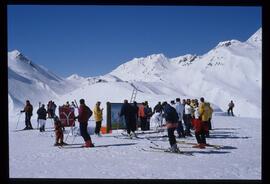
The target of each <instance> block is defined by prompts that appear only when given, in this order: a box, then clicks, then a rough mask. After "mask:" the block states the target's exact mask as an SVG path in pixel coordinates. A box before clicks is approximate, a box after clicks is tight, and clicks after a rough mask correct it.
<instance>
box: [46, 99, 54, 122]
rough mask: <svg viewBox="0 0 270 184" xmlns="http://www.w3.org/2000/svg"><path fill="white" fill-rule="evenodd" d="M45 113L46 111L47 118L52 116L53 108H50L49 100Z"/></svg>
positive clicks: (50, 102)
mask: <svg viewBox="0 0 270 184" xmlns="http://www.w3.org/2000/svg"><path fill="white" fill-rule="evenodd" d="M47 113H48V118H53V108H52V101H51V100H50V101H49V102H48V104H47Z"/></svg>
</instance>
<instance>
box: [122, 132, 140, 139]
mask: <svg viewBox="0 0 270 184" xmlns="http://www.w3.org/2000/svg"><path fill="white" fill-rule="evenodd" d="M121 135H123V136H124V137H127V138H128V139H143V138H142V137H138V136H137V135H136V136H129V135H128V134H125V133H121Z"/></svg>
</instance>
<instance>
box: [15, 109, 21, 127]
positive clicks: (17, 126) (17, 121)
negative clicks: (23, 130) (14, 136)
mask: <svg viewBox="0 0 270 184" xmlns="http://www.w3.org/2000/svg"><path fill="white" fill-rule="evenodd" d="M21 115H22V113H20V115H19V118H18V121H17V125H16V130H17V128H18V124H19V121H20V118H21Z"/></svg>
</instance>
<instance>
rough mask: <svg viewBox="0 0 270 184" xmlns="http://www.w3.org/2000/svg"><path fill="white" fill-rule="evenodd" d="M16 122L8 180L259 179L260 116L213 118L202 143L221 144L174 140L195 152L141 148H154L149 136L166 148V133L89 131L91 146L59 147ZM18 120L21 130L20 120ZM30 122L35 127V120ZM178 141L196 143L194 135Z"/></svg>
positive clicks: (51, 136)
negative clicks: (135, 134) (128, 134)
mask: <svg viewBox="0 0 270 184" xmlns="http://www.w3.org/2000/svg"><path fill="white" fill-rule="evenodd" d="M16 123H17V121H16V119H14V120H10V124H9V125H10V131H9V159H10V177H11V178H90V179H93V178H102V179H105V178H106V179H107V178H108V179H261V120H260V119H255V118H239V117H228V116H213V120H212V125H213V128H214V130H212V131H211V132H210V136H211V138H208V139H207V142H208V143H210V144H218V145H223V146H225V148H224V149H214V148H206V149H195V148H191V145H187V144H178V146H179V147H180V150H182V151H189V152H192V153H193V155H194V156H185V155H177V154H168V153H162V152H146V151H142V150H141V148H147V149H148V148H149V146H153V144H151V143H150V140H153V142H154V143H156V144H159V145H160V146H162V147H165V148H167V147H168V146H169V142H168V138H164V137H163V138H161V137H162V135H166V134H167V132H162V133H151V134H150V133H149V134H148V133H145V134H138V136H139V137H143V138H145V139H132V140H129V139H120V138H115V137H114V136H116V135H118V136H121V134H120V133H119V132H114V133H113V134H104V135H103V136H102V137H95V136H93V135H91V138H92V141H93V142H94V144H95V146H97V147H95V148H89V149H87V148H70V149H68V148H62V149H59V148H58V147H54V146H53V143H54V139H55V138H54V132H53V131H52V129H51V128H50V129H46V132H44V133H40V132H39V131H38V130H30V131H20V132H14V131H13V130H14V129H15V127H16ZM19 123H20V124H19V127H20V128H21V127H22V126H23V123H24V122H23V121H20V122H19ZM32 124H33V126H35V125H36V124H35V119H32ZM47 126H48V127H50V126H51V123H50V122H48V123H47ZM155 136H156V138H155ZM146 137H149V139H150V140H148V139H146ZM158 137H159V138H158ZM65 138H66V134H65ZM72 140H73V137H68V140H67V142H68V143H71V142H72ZM178 140H185V141H187V142H196V140H195V137H188V138H187V139H178ZM82 143H83V139H82V137H80V136H77V137H76V138H75V141H74V144H82ZM102 145H110V146H107V147H105V146H102ZM74 146H75V145H74ZM76 146H79V145H76ZM67 147H68V146H67ZM181 147H183V148H181ZM188 147H190V148H188Z"/></svg>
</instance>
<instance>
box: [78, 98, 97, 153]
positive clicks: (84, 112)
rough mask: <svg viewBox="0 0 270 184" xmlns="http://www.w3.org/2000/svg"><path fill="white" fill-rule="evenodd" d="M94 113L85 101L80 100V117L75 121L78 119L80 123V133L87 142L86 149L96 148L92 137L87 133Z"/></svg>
mask: <svg viewBox="0 0 270 184" xmlns="http://www.w3.org/2000/svg"><path fill="white" fill-rule="evenodd" d="M92 113H93V112H92V111H91V109H90V108H89V107H88V106H86V105H85V101H84V99H80V107H79V115H78V116H77V117H76V118H75V119H78V121H79V123H80V133H81V136H82V137H83V139H84V141H85V144H84V146H83V147H86V148H89V147H94V144H93V143H92V140H91V137H90V135H89V134H88V132H87V125H88V120H89V118H90V117H91V116H92Z"/></svg>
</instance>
